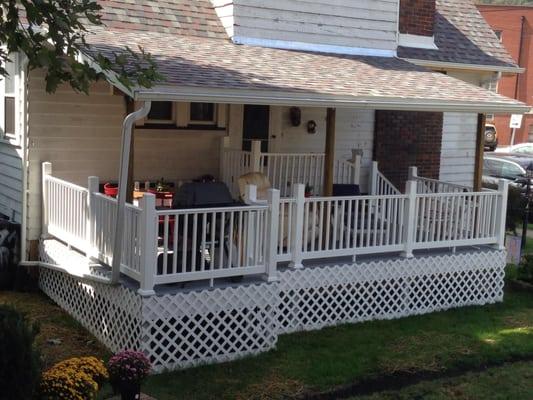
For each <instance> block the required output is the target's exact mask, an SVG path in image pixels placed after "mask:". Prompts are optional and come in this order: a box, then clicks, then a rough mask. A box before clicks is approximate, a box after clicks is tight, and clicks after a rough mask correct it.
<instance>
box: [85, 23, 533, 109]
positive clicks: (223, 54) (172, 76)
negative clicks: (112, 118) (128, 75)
mask: <svg viewBox="0 0 533 400" xmlns="http://www.w3.org/2000/svg"><path fill="white" fill-rule="evenodd" d="M88 43H89V44H90V45H91V49H92V51H93V52H97V51H100V52H103V53H105V54H108V55H111V54H112V53H117V52H119V51H120V49H121V47H122V46H124V45H128V46H130V47H131V48H137V47H138V46H142V47H143V48H144V49H145V50H146V51H148V52H150V53H151V54H152V55H153V57H154V59H155V60H156V62H157V64H158V66H159V71H160V72H161V73H162V74H163V76H164V77H165V81H164V83H163V84H161V85H158V86H156V87H154V88H151V89H145V88H138V89H134V90H133V91H131V92H130V94H132V95H133V97H134V98H135V99H136V100H174V101H179V100H183V101H206V102H218V103H253V104H279V105H300V106H304V105H308V106H321V107H351V108H373V109H399V110H413V111H415V110H416V111H459V112H487V113H524V112H527V111H528V110H529V108H528V107H527V106H526V105H525V104H523V103H521V102H517V101H515V100H512V99H508V98H506V97H503V96H500V95H498V94H496V93H493V92H489V91H487V90H485V89H482V88H479V87H476V86H473V85H470V84H468V83H466V82H463V81H460V80H458V79H455V78H452V77H450V76H447V75H444V74H441V73H436V72H432V71H430V70H428V69H425V68H423V67H419V66H416V65H414V64H411V63H409V62H407V61H405V60H401V59H398V58H384V57H365V56H342V55H333V54H324V53H309V52H299V51H290V50H280V49H272V48H263V47H253V46H247V45H236V44H233V43H232V42H231V41H229V40H223V39H212V38H202V37H191V36H179V35H171V34H167V33H156V32H142V31H127V30H120V29H106V30H97V31H95V32H93V34H91V35H90V36H89V37H88ZM89 56H90V54H89ZM110 80H111V81H112V77H110Z"/></svg>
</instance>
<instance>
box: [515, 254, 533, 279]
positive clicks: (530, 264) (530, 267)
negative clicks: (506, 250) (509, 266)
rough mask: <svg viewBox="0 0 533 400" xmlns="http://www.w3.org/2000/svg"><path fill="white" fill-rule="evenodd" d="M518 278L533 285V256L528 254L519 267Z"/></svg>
mask: <svg viewBox="0 0 533 400" xmlns="http://www.w3.org/2000/svg"><path fill="white" fill-rule="evenodd" d="M517 278H518V279H520V280H521V281H525V282H529V283H533V254H526V255H524V256H523V257H522V262H521V263H520V266H519V267H518V271H517Z"/></svg>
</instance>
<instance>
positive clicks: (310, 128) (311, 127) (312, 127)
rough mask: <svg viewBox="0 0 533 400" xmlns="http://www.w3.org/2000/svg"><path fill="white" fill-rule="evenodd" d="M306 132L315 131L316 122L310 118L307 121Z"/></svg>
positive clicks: (312, 132)
mask: <svg viewBox="0 0 533 400" xmlns="http://www.w3.org/2000/svg"><path fill="white" fill-rule="evenodd" d="M307 133H310V134H315V133H316V122H315V121H313V120H311V121H307Z"/></svg>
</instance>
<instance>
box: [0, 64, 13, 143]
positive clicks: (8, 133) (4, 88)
mask: <svg viewBox="0 0 533 400" xmlns="http://www.w3.org/2000/svg"><path fill="white" fill-rule="evenodd" d="M10 58H11V61H8V62H7V63H6V65H5V66H4V68H5V69H6V71H7V73H8V75H7V76H6V77H2V78H0V102H1V104H0V117H1V118H0V124H1V126H0V131H1V133H2V136H4V137H15V130H16V127H15V126H16V124H15V91H16V85H15V80H16V72H17V70H16V59H15V56H14V55H11V57H10Z"/></svg>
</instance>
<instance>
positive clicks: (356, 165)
mask: <svg viewBox="0 0 533 400" xmlns="http://www.w3.org/2000/svg"><path fill="white" fill-rule="evenodd" d="M361 153H362V151H361V149H352V158H351V159H350V162H351V163H352V164H353V176H352V184H354V185H359V184H361V164H362V161H363V155H362V154H361Z"/></svg>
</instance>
